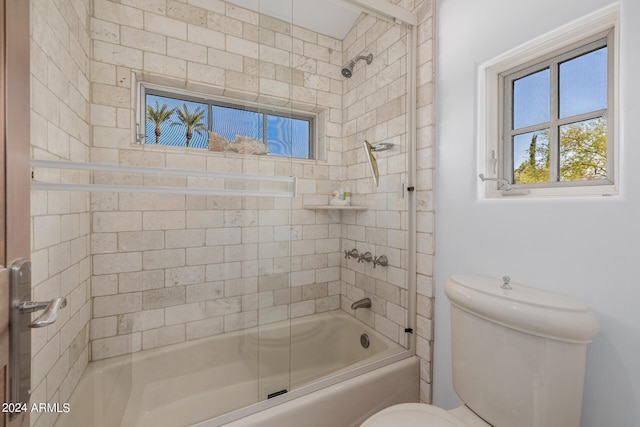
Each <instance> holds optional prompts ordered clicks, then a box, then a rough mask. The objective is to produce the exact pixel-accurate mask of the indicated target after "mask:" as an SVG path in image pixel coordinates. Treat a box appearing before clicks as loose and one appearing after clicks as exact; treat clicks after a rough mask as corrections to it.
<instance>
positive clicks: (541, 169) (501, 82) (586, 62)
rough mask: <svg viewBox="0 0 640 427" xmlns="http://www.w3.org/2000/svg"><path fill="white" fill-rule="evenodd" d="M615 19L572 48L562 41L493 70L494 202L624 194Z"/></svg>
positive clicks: (490, 171)
mask: <svg viewBox="0 0 640 427" xmlns="http://www.w3.org/2000/svg"><path fill="white" fill-rule="evenodd" d="M614 15H615V16H617V14H614ZM611 19H612V18H611V17H608V18H603V19H601V20H600V21H598V25H601V26H603V25H605V24H606V25H607V26H609V28H606V27H605V28H606V29H605V30H602V29H600V30H598V31H597V32H595V33H594V32H591V34H590V35H589V36H588V37H584V36H582V37H580V38H579V37H578V36H577V34H579V33H580V32H581V31H584V29H582V30H575V29H574V31H573V33H570V34H568V35H567V34H565V36H566V38H567V39H568V40H571V43H569V44H568V45H567V46H565V47H564V48H561V49H558V48H557V47H558V45H559V43H558V38H562V37H558V34H555V38H554V37H550V38H549V40H548V41H547V42H546V43H543V44H542V45H539V44H538V45H536V46H529V47H528V48H526V49H523V50H522V51H521V52H520V53H519V54H516V55H515V56H513V57H508V58H506V59H501V60H500V61H497V63H495V64H490V65H489V66H486V68H485V69H484V72H485V73H486V79H487V81H486V85H485V86H484V89H485V90H486V92H487V94H486V100H487V109H488V110H490V111H489V112H487V113H484V114H485V116H486V117H485V120H484V122H485V125H484V126H485V127H486V128H485V129H484V130H485V131H486V133H485V134H484V135H481V136H480V139H481V140H483V139H484V141H485V144H486V153H487V158H486V163H485V164H486V166H485V169H484V171H482V170H481V171H480V172H481V173H482V175H483V178H482V179H487V178H488V180H487V183H486V184H485V185H486V189H487V191H486V195H487V196H489V197H492V196H506V195H520V196H526V195H582V194H585V195H586V194H603V195H612V194H616V193H617V185H616V171H617V168H616V165H617V161H618V159H617V158H616V155H617V143H616V134H615V129H616V126H615V123H616V121H615V108H614V107H615V99H616V96H615V93H614V89H615V69H616V67H615V61H616V59H617V58H616V55H615V45H614V39H615V26H614V27H611V22H610V21H611ZM613 19H615V18H613ZM587 34H589V33H587ZM576 40H578V41H576ZM493 79H495V80H493ZM490 91H492V92H493V93H489V92H490ZM491 110H492V111H494V112H495V113H493V112H491ZM493 123H495V124H493ZM481 127H482V126H481ZM482 130H483V129H481V131H482Z"/></svg>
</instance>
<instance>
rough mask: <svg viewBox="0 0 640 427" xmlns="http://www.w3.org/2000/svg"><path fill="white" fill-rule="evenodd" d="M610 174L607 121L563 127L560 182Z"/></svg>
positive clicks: (593, 121) (597, 120) (561, 131)
mask: <svg viewBox="0 0 640 427" xmlns="http://www.w3.org/2000/svg"><path fill="white" fill-rule="evenodd" d="M606 177H607V120H606V119H605V118H603V117H600V118H598V119H592V120H585V121H583V122H577V123H570V124H568V125H564V126H560V181H583V180H593V179H605V178H606Z"/></svg>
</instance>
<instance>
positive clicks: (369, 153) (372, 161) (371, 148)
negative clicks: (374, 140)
mask: <svg viewBox="0 0 640 427" xmlns="http://www.w3.org/2000/svg"><path fill="white" fill-rule="evenodd" d="M364 149H365V152H366V153H367V160H368V162H369V167H370V168H371V175H373V182H374V183H375V184H376V187H377V186H378V182H379V180H380V175H379V172H378V162H377V161H376V158H375V157H374V156H373V151H375V147H374V146H373V145H371V144H370V143H369V141H367V140H366V139H365V141H364Z"/></svg>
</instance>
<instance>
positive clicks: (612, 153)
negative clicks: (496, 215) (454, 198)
mask: <svg viewBox="0 0 640 427" xmlns="http://www.w3.org/2000/svg"><path fill="white" fill-rule="evenodd" d="M619 21H620V6H619V4H613V5H610V6H607V7H605V8H603V9H600V10H598V11H595V12H593V13H591V14H589V15H586V16H584V17H582V18H579V19H577V20H575V21H572V22H570V23H568V24H566V25H563V26H561V27H559V28H556V29H554V30H552V31H550V32H548V33H546V34H543V35H541V36H539V37H536V38H535V39H532V40H530V41H528V42H526V43H524V44H522V45H519V46H517V47H515V48H512V49H510V50H508V51H506V52H504V53H502V54H500V55H498V56H496V57H494V58H491V59H489V60H487V61H486V62H484V63H482V64H480V65H479V66H478V69H477V82H478V84H477V88H478V91H477V98H476V99H477V104H476V117H477V121H476V130H477V132H476V136H477V139H476V141H477V145H478V150H477V173H476V177H477V176H478V175H484V177H483V178H482V179H478V181H477V186H476V189H477V197H478V199H502V198H503V196H516V195H517V196H519V198H531V197H534V198H535V197H573V196H578V197H579V196H618V195H619V194H620V192H621V189H620V186H621V181H620V178H619V177H620V164H621V160H620V156H619V153H620V152H621V145H622V141H621V140H620V138H619V132H618V115H617V111H618V100H619V78H618V73H619V61H620V55H619V40H620V34H619V33H620V24H619ZM604 37H607V43H608V44H607V53H608V73H607V75H608V80H609V81H608V94H607V97H608V98H607V109H608V111H607V114H606V119H607V133H608V141H607V163H608V165H607V167H608V176H607V179H606V180H598V182H594V181H595V180H592V181H566V182H560V181H559V182H555V183H543V184H515V185H512V184H511V183H509V185H505V182H507V178H510V177H509V176H508V173H506V174H505V168H504V167H503V164H502V160H503V159H504V158H505V157H504V155H505V154H510V153H505V151H506V150H505V144H504V143H503V141H505V135H506V132H505V115H504V111H503V105H505V90H504V81H502V80H501V78H500V76H501V75H508V74H509V73H512V72H516V71H517V70H524V69H526V68H528V67H532V66H534V65H535V64H539V63H542V62H544V61H547V60H549V59H551V58H554V57H557V56H559V55H564V53H567V54H568V57H574V56H572V55H571V54H570V52H571V51H573V50H574V49H577V48H580V47H581V46H583V45H587V44H589V43H592V42H596V41H597V40H600V39H603V38H604ZM578 56H579V55H578ZM506 105H509V104H506ZM575 117H576V116H573V117H572V119H571V120H570V122H574V121H576V120H575ZM578 121H579V120H578ZM509 142H510V141H509ZM511 162H512V160H511ZM486 178H488V179H486ZM511 178H512V177H511ZM551 184H552V185H551ZM509 199H512V198H509Z"/></svg>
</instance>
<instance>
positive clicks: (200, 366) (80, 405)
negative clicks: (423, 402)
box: [56, 310, 419, 427]
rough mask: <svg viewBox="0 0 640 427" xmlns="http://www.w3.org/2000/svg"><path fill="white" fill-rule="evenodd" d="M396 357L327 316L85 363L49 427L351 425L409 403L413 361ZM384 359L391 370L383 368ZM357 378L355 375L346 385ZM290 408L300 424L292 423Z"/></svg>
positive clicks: (375, 336) (380, 341)
mask: <svg viewBox="0 0 640 427" xmlns="http://www.w3.org/2000/svg"><path fill="white" fill-rule="evenodd" d="M363 333H366V334H367V335H368V336H369V340H370V346H369V348H363V347H362V345H361V344H360V336H361V335H362V334H363ZM289 343H290V344H291V346H290V347H289ZM258 344H259V346H258ZM289 348H290V350H289ZM403 350H404V349H403V348H402V347H400V346H398V345H397V344H395V343H393V342H391V341H390V340H388V339H387V338H385V337H384V336H382V335H380V334H379V333H377V332H376V331H374V330H372V329H371V328H369V327H367V326H366V325H364V324H363V323H361V322H359V321H358V320H355V319H354V318H353V317H351V316H349V315H347V314H346V313H344V312H342V311H340V310H336V311H333V312H329V313H322V314H317V315H313V316H308V317H304V318H300V319H295V320H292V321H291V323H290V324H289V322H280V323H278V324H272V325H267V326H261V327H259V328H252V329H250V330H246V331H241V332H235V333H230V334H224V335H218V336H215V337H212V338H205V339H201V340H197V341H191V342H187V343H181V344H176V345H172V346H167V347H163V348H160V349H153V350H147V351H142V352H138V353H134V354H132V355H126V356H120V357H115V358H112V359H107V360H101V361H98V362H92V363H90V364H89V366H88V367H87V369H86V371H85V374H84V375H83V377H82V378H81V380H80V383H79V384H78V386H77V388H76V390H75V391H74V393H73V395H72V396H71V399H70V401H69V403H70V405H71V411H70V412H69V413H68V414H61V416H60V417H59V419H58V421H57V423H56V427H76V426H93V427H134V426H135V427H145V426H153V427H180V426H191V425H196V424H197V425H201V426H207V427H209V426H211V427H213V426H218V425H225V424H226V423H230V424H229V425H230V426H249V425H252V426H253V425H255V426H261V427H268V426H270V425H273V426H279V427H286V426H299V425H304V426H305V427H307V426H309V427H312V426H313V425H314V424H313V423H312V422H313V420H316V422H317V421H318V420H319V421H320V424H317V425H318V426H319V427H331V426H333V425H335V426H336V427H338V426H339V427H346V426H351V425H353V426H357V425H359V423H360V422H362V421H363V420H364V419H366V417H367V416H368V415H370V414H372V413H373V412H376V411H377V410H380V409H383V408H384V407H386V406H389V405H391V404H395V403H401V402H408V401H417V400H418V387H419V385H418V364H417V361H416V358H411V359H408V360H402V361H400V360H401V359H402V358H403V355H405V354H406V352H404V351H403ZM385 360H392V361H394V360H395V361H396V363H394V364H393V366H390V367H385V368H383V366H384V364H385ZM371 368H382V369H376V370H373V371H371ZM366 371H371V372H369V373H364V372H366ZM357 373H364V375H359V376H358V377H357V378H353V379H348V378H349V377H353V376H354V375H353V374H357ZM327 386H329V387H328V388H327ZM348 387H355V388H348ZM281 390H287V393H286V394H283V395H280V396H279V397H275V398H273V399H269V400H266V398H267V396H268V395H269V394H271V393H276V392H279V391H281ZM309 393H311V394H309ZM354 396H358V397H359V398H361V399H363V400H362V402H360V404H358V403H357V401H356V400H355V399H354ZM347 399H349V400H348V404H347V405H345V403H347ZM321 402H324V403H322V404H321ZM278 403H280V404H278ZM275 405H277V407H276V406H275ZM327 405H331V406H327ZM340 405H342V406H345V407H344V408H342V409H338V408H339V407H340ZM334 407H335V410H334ZM314 409H315V411H316V412H317V413H316V415H313V414H312V412H309V411H313V410H314ZM259 411H260V412H259ZM300 411H303V412H304V413H305V414H307V416H309V422H307V421H305V422H304V424H300V416H301V415H300ZM327 411H329V412H330V413H332V414H334V415H336V416H338V418H337V419H336V420H335V423H327V419H326V416H327ZM252 414H253V415H252ZM309 414H311V415H309ZM265 417H266V418H265ZM238 418H241V419H239V420H238V421H235V422H233V421H234V420H236V419H238ZM287 420H289V421H287ZM252 423H253V424H252Z"/></svg>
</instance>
